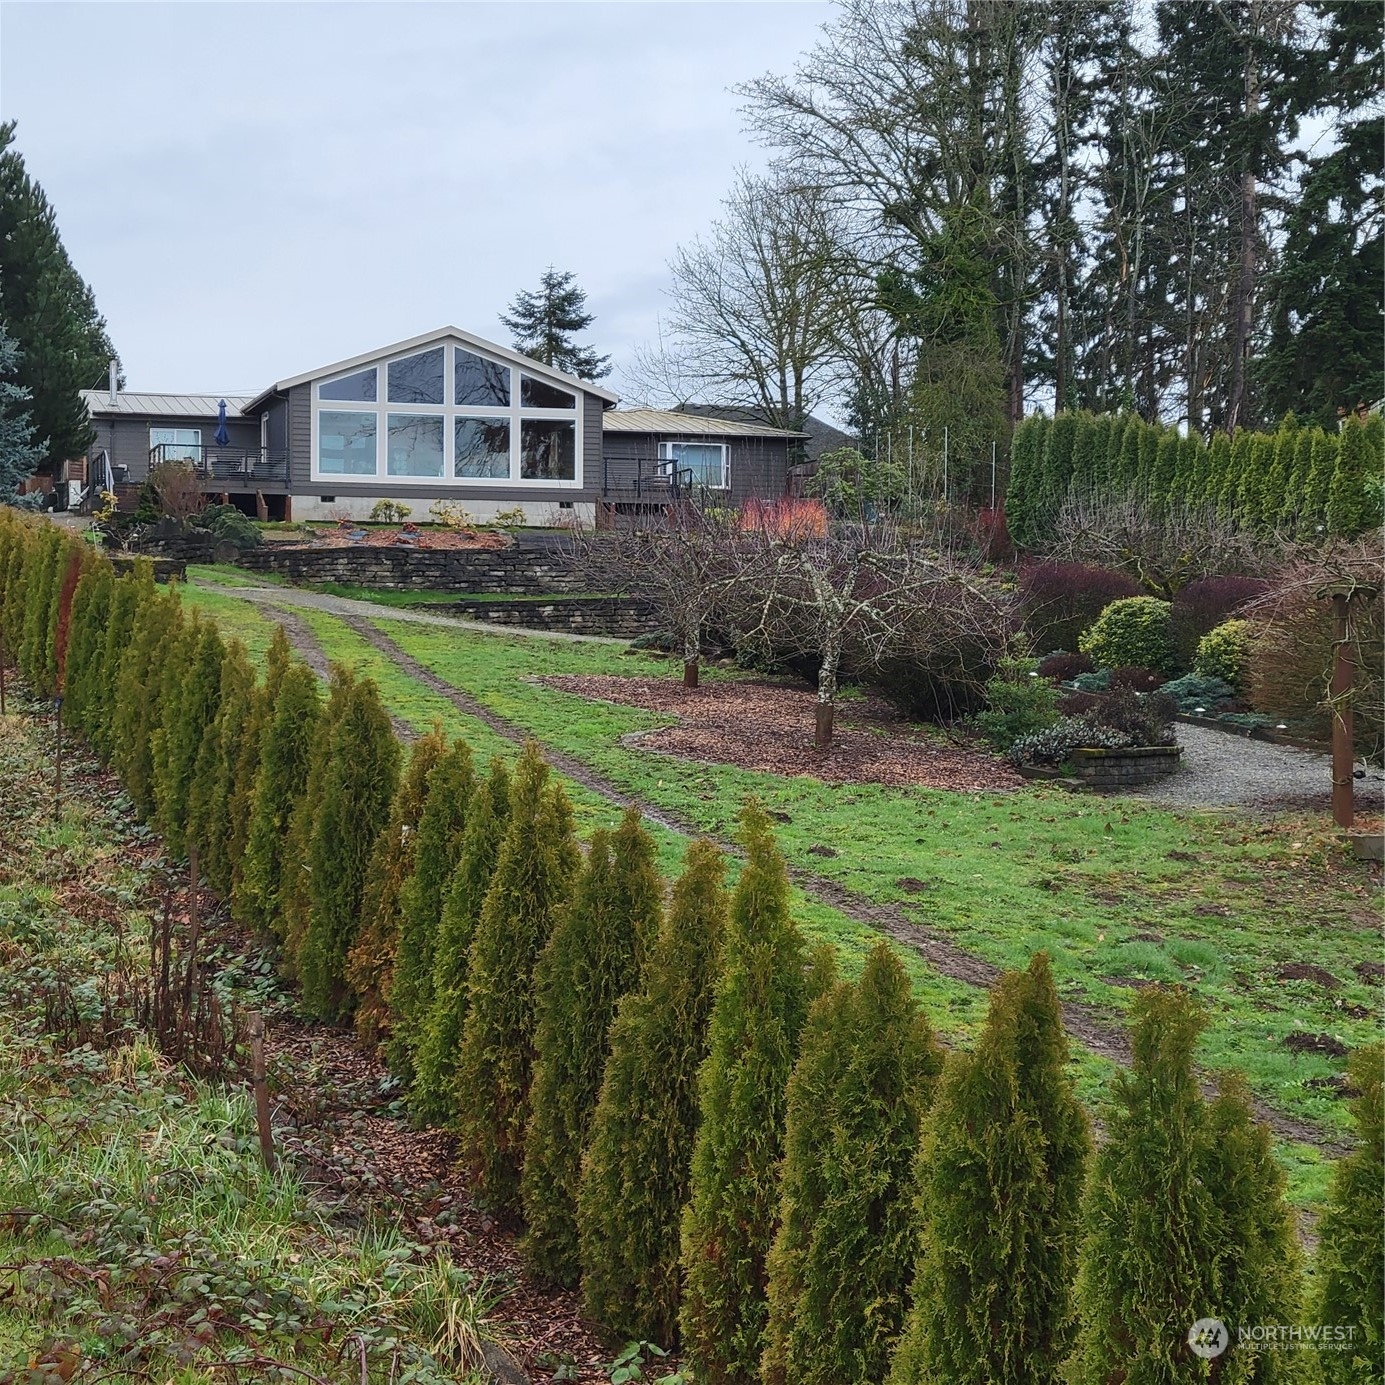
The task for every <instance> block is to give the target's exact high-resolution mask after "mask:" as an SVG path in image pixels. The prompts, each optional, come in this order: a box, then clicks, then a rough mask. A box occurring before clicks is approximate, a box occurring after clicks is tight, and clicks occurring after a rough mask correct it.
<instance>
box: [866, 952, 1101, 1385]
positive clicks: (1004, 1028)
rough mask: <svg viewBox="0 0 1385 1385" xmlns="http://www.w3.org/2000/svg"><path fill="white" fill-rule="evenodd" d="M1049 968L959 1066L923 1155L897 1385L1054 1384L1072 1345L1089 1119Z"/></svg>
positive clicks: (994, 1017)
mask: <svg viewBox="0 0 1385 1385" xmlns="http://www.w3.org/2000/svg"><path fill="white" fill-rule="evenodd" d="M1067 1058H1068V1045H1067V1039H1066V1036H1065V1035H1064V1033H1063V1022H1062V1009H1061V1006H1060V1004H1059V1001H1058V994H1057V991H1056V989H1055V988H1054V985H1053V977H1052V974H1051V973H1050V970H1049V965H1048V958H1047V957H1046V956H1045V955H1044V954H1043V953H1039V954H1038V955H1037V956H1035V957H1034V959H1033V960H1032V961H1031V962H1030V964H1029V967H1028V969H1027V970H1025V971H1013V972H1008V973H1006V975H1005V976H1003V977H1002V978H1001V980H1000V981H999V983H998V984H997V985H996V987H995V989H994V990H993V991H992V992H991V1001H990V1009H989V1011H988V1013H987V1016H986V1025H985V1028H984V1029H983V1031H982V1033H981V1037H980V1039H979V1040H978V1042H977V1044H976V1047H975V1048H974V1049H973V1050H972V1051H971V1052H970V1053H957V1054H954V1055H953V1056H952V1057H950V1058H949V1059H948V1062H947V1066H946V1069H945V1070H944V1073H943V1080H942V1082H941V1084H940V1085H939V1088H938V1093H937V1097H936V1099H935V1102H934V1106H933V1111H932V1114H931V1115H930V1117H929V1119H928V1123H927V1131H926V1134H925V1135H924V1138H923V1145H922V1152H921V1154H920V1157H919V1211H920V1217H921V1222H922V1230H921V1236H920V1242H919V1260H918V1277H917V1279H916V1280H915V1283H914V1290H913V1300H914V1306H913V1309H912V1310H911V1312H910V1315H909V1325H908V1329H907V1331H906V1333H905V1335H904V1336H903V1338H902V1339H901V1341H900V1345H899V1350H898V1351H897V1352H896V1353H895V1358H894V1362H893V1365H892V1368H891V1371H890V1382H891V1385H921V1382H924V1381H933V1380H949V1381H954V1380H955V1381H959V1382H974V1383H975V1385H982V1382H986V1385H1056V1382H1057V1381H1059V1380H1060V1379H1061V1378H1062V1376H1061V1366H1062V1362H1063V1361H1064V1359H1065V1358H1066V1356H1067V1354H1068V1351H1069V1348H1070V1347H1071V1344H1072V1339H1073V1327H1074V1321H1073V1302H1072V1283H1073V1279H1074V1276H1075V1273H1076V1268H1077V1251H1078V1244H1079V1240H1080V1236H1081V1219H1080V1217H1081V1203H1082V1184H1083V1176H1084V1173H1085V1167H1086V1160H1087V1155H1088V1150H1089V1140H1088V1134H1087V1120H1086V1116H1085V1114H1084V1112H1083V1110H1082V1106H1081V1104H1080V1103H1079V1101H1078V1099H1077V1096H1076V1093H1075V1092H1074V1091H1073V1086H1072V1082H1071V1080H1070V1079H1069V1077H1068V1076H1067V1074H1066V1073H1065V1071H1064V1067H1065V1064H1066V1062H1067Z"/></svg>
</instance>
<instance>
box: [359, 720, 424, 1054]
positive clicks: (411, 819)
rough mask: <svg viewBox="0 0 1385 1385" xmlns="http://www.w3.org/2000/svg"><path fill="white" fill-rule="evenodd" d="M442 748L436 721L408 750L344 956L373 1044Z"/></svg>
mask: <svg viewBox="0 0 1385 1385" xmlns="http://www.w3.org/2000/svg"><path fill="white" fill-rule="evenodd" d="M446 754H447V737H446V736H444V735H443V733H442V728H441V727H440V726H435V727H434V728H433V730H432V731H431V732H429V734H428V735H426V736H420V737H419V738H418V740H416V741H415V742H414V744H413V749H412V750H411V751H410V752H409V764H408V768H407V769H406V770H405V771H404V774H403V777H402V778H401V779H400V781H399V788H398V789H397V790H396V792H395V795H394V803H393V805H392V806H391V808H390V818H389V821H388V822H387V823H386V824H385V828H384V831H382V832H381V833H380V835H379V837H377V838H376V841H375V846H374V849H373V850H372V851H371V853H370V865H369V866H368V867H367V869H366V876H365V884H364V885H363V886H362V888H361V931H360V932H359V933H358V934H357V935H356V941H355V943H354V944H353V945H352V948H351V951H350V952H349V953H347V956H346V983H347V985H348V986H350V988H351V993H352V994H353V995H354V996H355V997H356V1011H355V1014H354V1015H353V1016H352V1020H353V1022H354V1024H355V1026H356V1033H357V1034H358V1035H359V1036H360V1038H361V1040H362V1041H363V1042H365V1043H368V1044H378V1043H379V1042H380V1041H381V1039H382V1038H383V1037H384V1035H385V1034H386V1033H387V1032H388V1030H389V1018H390V1003H389V996H390V986H391V983H392V981H393V979H394V964H395V957H396V954H397V952H398V948H399V908H400V906H399V900H400V895H401V893H402V892H403V889H404V882H405V881H406V880H408V878H409V876H410V875H411V874H412V873H413V868H414V852H415V849H416V848H417V846H418V821H419V819H420V818H421V817H422V816H423V805H424V804H425V803H426V802H427V799H428V777H429V775H431V774H432V773H433V770H434V769H435V768H436V767H437V764H438V762H439V761H440V760H441V759H442V758H443V756H444V755H446Z"/></svg>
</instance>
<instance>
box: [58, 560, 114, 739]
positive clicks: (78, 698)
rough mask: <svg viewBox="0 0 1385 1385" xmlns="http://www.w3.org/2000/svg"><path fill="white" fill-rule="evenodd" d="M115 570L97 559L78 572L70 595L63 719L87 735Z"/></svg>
mask: <svg viewBox="0 0 1385 1385" xmlns="http://www.w3.org/2000/svg"><path fill="white" fill-rule="evenodd" d="M114 587H115V574H114V573H113V572H112V571H111V568H110V565H109V564H108V563H98V564H97V565H96V566H95V567H93V568H91V569H90V570H89V571H87V572H85V573H83V574H82V579H81V581H80V582H78V583H77V591H76V593H75V594H74V595H73V598H72V633H71V635H70V636H69V642H68V647H67V677H66V679H65V680H64V686H63V720H64V721H65V722H66V723H67V724H68V725H69V726H76V727H79V728H80V729H81V730H83V731H85V732H86V733H87V737H88V739H90V738H91V728H92V724H93V722H94V721H95V719H96V714H97V713H99V711H100V703H99V697H100V689H99V681H100V674H101V651H102V648H103V646H104V644H105V638H106V620H107V618H108V616H109V615H110V609H111V593H112V590H113V588H114Z"/></svg>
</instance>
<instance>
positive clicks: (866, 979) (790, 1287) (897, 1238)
mask: <svg viewBox="0 0 1385 1385" xmlns="http://www.w3.org/2000/svg"><path fill="white" fill-rule="evenodd" d="M941 1068H942V1053H941V1050H940V1049H939V1047H938V1044H937V1041H936V1040H935V1039H934V1037H933V1031H932V1028H931V1027H930V1025H929V1023H928V1020H927V1018H926V1017H925V1016H924V1015H923V1014H922V1013H921V1012H920V1010H919V1008H918V1005H917V1002H916V1001H915V1000H914V998H913V995H912V991H911V988H910V982H909V977H908V974H907V973H906V972H905V970H904V967H903V966H902V964H901V963H900V960H899V958H898V957H897V956H896V955H895V952H894V950H893V949H892V948H891V947H890V946H889V944H888V943H885V942H880V943H878V944H877V945H876V947H875V949H874V951H873V952H872V953H871V955H870V957H869V958H868V959H867V961H866V965H865V969H864V970H863V971H862V973H861V978H860V980H859V982H857V983H856V984H854V985H853V984H850V983H846V982H841V983H839V984H838V985H836V986H835V987H833V989H832V990H831V991H829V992H827V994H825V995H823V996H821V997H819V998H818V1000H816V1001H815V1002H814V1004H813V1007H812V1010H811V1011H810V1012H809V1015H808V1021H807V1023H806V1025H805V1026H804V1030H803V1041H802V1047H801V1050H800V1052H799V1057H798V1061H797V1063H796V1064H795V1065H794V1069H793V1073H792V1075H791V1076H790V1078H789V1085H788V1090H787V1094H786V1102H787V1114H786V1125H785V1135H784V1165H783V1173H782V1190H781V1193H780V1202H779V1230H778V1233H777V1234H776V1236H775V1240H774V1247H773V1249H772V1250H771V1252H770V1256H769V1266H768V1268H769V1290H768V1296H769V1322H768V1327H767V1332H766V1336H767V1341H768V1346H767V1347H766V1350H765V1356H764V1362H763V1367H762V1378H763V1380H764V1385H791V1383H792V1385H837V1383H838V1382H840V1381H844V1380H883V1379H884V1376H885V1371H886V1368H887V1366H888V1365H889V1359H890V1352H891V1350H892V1349H893V1347H894V1343H895V1339H896V1337H898V1335H899V1331H900V1328H901V1327H902V1325H903V1322H904V1310H905V1306H906V1294H907V1286H908V1282H909V1276H910V1272H911V1270H912V1268H913V1264H914V1261H915V1258H916V1250H917V1245H916V1242H917V1236H916V1226H915V1217H914V1213H915V1208H914V1202H915V1195H916V1192H917V1188H916V1183H915V1161H916V1159H917V1156H918V1143H919V1135H920V1129H921V1126H922V1122H923V1117H924V1115H925V1113H926V1111H927V1109H928V1106H929V1103H930V1101H931V1100H932V1095H933V1086H934V1083H935V1081H936V1079H937V1076H938V1073H939V1071H940V1070H941Z"/></svg>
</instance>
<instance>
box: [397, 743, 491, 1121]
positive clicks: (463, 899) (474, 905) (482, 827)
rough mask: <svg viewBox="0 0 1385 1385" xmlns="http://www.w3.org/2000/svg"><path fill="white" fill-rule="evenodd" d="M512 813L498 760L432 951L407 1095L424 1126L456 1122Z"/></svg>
mask: <svg viewBox="0 0 1385 1385" xmlns="http://www.w3.org/2000/svg"><path fill="white" fill-rule="evenodd" d="M509 812H510V772H509V770H508V769H507V768H506V766H505V762H504V761H503V760H501V759H500V758H499V757H496V758H495V759H492V760H491V763H490V771H489V773H488V774H487V775H486V778H485V781H484V782H483V783H481V784H479V785H478V786H477V788H476V792H475V793H474V794H473V795H472V799H471V804H470V806H469V807H468V809H467V823H466V835H465V836H464V837H463V838H462V851H461V855H460V857H459V858H458V860H457V868H456V870H455V871H453V873H452V879H451V881H450V882H449V884H448V888H447V897H446V899H445V900H444V901H443V906H442V920H441V922H440V924H439V926H438V938H437V943H436V944H435V946H434V948H433V1003H432V1005H431V1007H430V1008H429V1011H428V1015H427V1017H426V1019H425V1021H424V1025H423V1032H422V1035H421V1037H420V1039H419V1046H418V1053H417V1056H416V1058H415V1063H414V1066H415V1068H416V1072H415V1075H414V1087H413V1091H412V1092H410V1094H409V1097H410V1106H411V1109H412V1110H413V1113H414V1116H415V1118H416V1119H417V1120H419V1121H421V1122H423V1123H425V1124H432V1125H446V1124H450V1123H451V1120H452V1115H453V1107H454V1104H455V1096H454V1093H453V1090H452V1084H453V1081H454V1079H455V1077H456V1073H457V1052H458V1049H459V1047H460V1045H461V1041H462V1021H463V1019H464V1018H465V1016H466V997H467V971H468V963H469V961H470V956H471V939H472V936H473V935H474V934H475V931H476V924H477V921H478V920H479V919H480V917H481V906H482V905H483V904H484V903H485V899H486V891H487V890H488V889H489V888H490V882H491V876H492V875H493V874H494V873H495V863H496V861H497V859H498V858H499V856H500V845H501V842H502V841H503V840H504V837H505V824H506V820H507V819H508V817H509Z"/></svg>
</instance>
